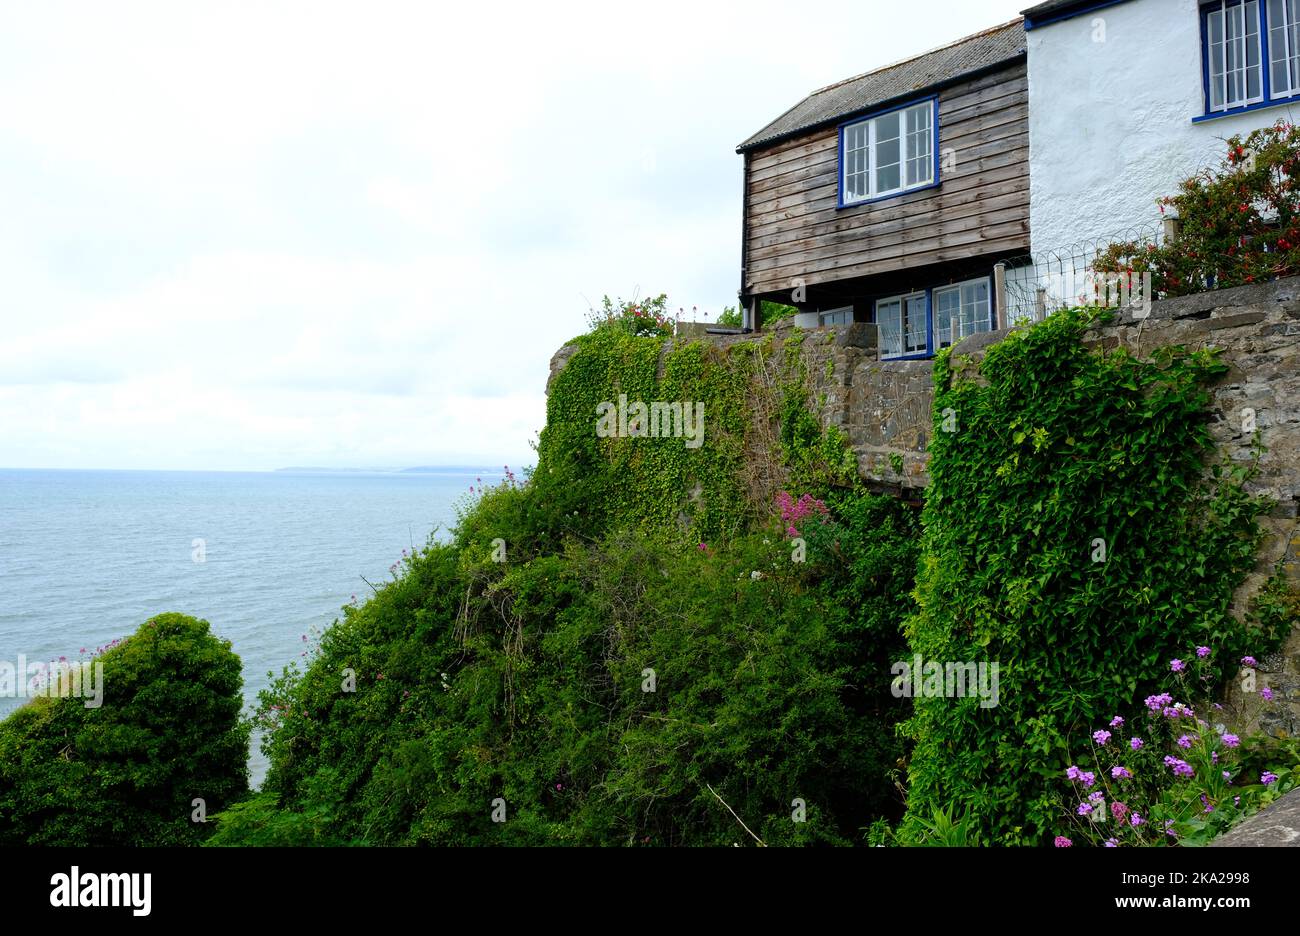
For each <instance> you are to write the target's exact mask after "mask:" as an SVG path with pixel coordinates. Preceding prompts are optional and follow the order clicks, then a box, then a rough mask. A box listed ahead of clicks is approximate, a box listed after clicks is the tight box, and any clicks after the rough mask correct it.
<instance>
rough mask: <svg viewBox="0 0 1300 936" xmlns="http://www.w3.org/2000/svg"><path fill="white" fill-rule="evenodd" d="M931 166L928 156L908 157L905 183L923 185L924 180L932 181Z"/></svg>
mask: <svg viewBox="0 0 1300 936" xmlns="http://www.w3.org/2000/svg"><path fill="white" fill-rule="evenodd" d="M932 166H933V164H932V163H931V162H930V157H929V156H922V157H920V158H919V159H909V160H908V161H907V184H908V185H923V184H924V183H926V182H930V181H932V180H931V178H930V170H931V168H932Z"/></svg>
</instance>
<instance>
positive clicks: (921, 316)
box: [907, 295, 927, 354]
mask: <svg viewBox="0 0 1300 936" xmlns="http://www.w3.org/2000/svg"><path fill="white" fill-rule="evenodd" d="M926 347H927V345H926V338H925V296H924V295H919V296H909V297H908V299H907V353H908V354H921V353H923V352H924V351H925V350H926Z"/></svg>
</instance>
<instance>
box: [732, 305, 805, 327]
mask: <svg viewBox="0 0 1300 936" xmlns="http://www.w3.org/2000/svg"><path fill="white" fill-rule="evenodd" d="M761 309H762V316H763V325H764V326H771V325H775V324H776V323H777V322H779V321H781V320H783V319H788V318H790V317H791V316H793V315H795V314H796V313H797V312H798V311H799V310H798V309H796V308H795V307H794V306H791V305H783V304H782V303H780V302H769V301H767V300H766V299H764V300H763V301H762V304H761ZM718 324H719V325H721V326H723V327H724V328H740V327H741V326H742V325H744V318H743V316H742V315H741V312H740V309H738V308H736V307H735V306H727V307H726V308H725V309H723V310H722V312H721V313H719V315H718Z"/></svg>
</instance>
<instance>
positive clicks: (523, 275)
mask: <svg viewBox="0 0 1300 936" xmlns="http://www.w3.org/2000/svg"><path fill="white" fill-rule="evenodd" d="M1025 5H1028V4H1027V3H1026V2H1025V0H1020V2H1014V0H1013V2H1004V0H915V2H913V3H911V4H909V5H907V6H906V8H903V7H900V6H899V5H898V4H896V3H884V2H862V0H853V2H836V3H832V2H821V0H800V2H798V3H792V2H789V0H786V2H783V3H774V2H773V3H769V2H756V0H750V2H746V3H736V4H725V5H724V4H720V3H707V2H701V0H692V2H689V3H677V2H655V3H646V4H639V5H630V4H622V3H611V2H609V0H602V2H599V3H591V4H579V3H566V2H561V3H553V4H537V3H526V4H513V3H501V2H493V3H471V4H447V3H434V2H425V3H418V4H417V3H410V4H396V3H392V4H389V3H382V2H375V0H366V2H353V3H348V4H331V3H325V2H322V0H315V2H312V3H303V4H289V3H275V2H270V0H262V2H256V3H252V2H250V3H242V2H230V0H227V2H222V3H216V2H214V3H198V2H189V0H187V2H176V0H171V2H166V3H157V4H152V3H149V4H145V3H133V2H125V0H115V2H113V3H103V2H93V3H91V2H87V3H79V4H66V3H58V2H50V0H42V2H39V3H35V2H28V0H0V467H30V468H186V469H191V468H192V469H269V468H277V467H282V466H286V465H322V466H337V467H358V466H405V465H417V464H420V465H427V464H485V465H493V464H502V463H507V462H508V463H509V464H511V465H516V464H523V463H529V462H531V461H532V453H531V451H530V449H529V441H530V440H532V439H534V438H535V435H536V432H537V430H539V429H540V428H541V426H542V424H543V421H544V418H545V397H544V394H543V387H544V384H545V380H546V375H547V364H548V361H549V359H550V356H551V353H552V352H553V351H554V350H555V349H556V348H558V347H559V346H560V345H561V344H562V343H563V342H564V341H565V340H566V339H567V338H570V337H572V336H573V335H575V334H578V333H580V332H581V331H583V330H584V327H585V315H586V311H587V308H588V302H589V301H590V302H593V303H594V302H597V301H598V300H599V297H600V296H601V295H602V294H604V293H609V294H611V295H622V296H631V295H632V294H634V293H639V294H640V295H642V296H644V295H646V294H655V293H659V292H666V293H668V295H669V299H670V302H671V305H672V307H673V308H674V309H675V308H678V307H684V308H685V309H686V310H687V314H688V315H689V310H690V308H691V307H692V306H698V307H699V308H700V310H701V311H702V312H703V311H707V312H708V313H709V317H710V319H712V318H715V317H716V315H717V313H718V311H720V310H721V309H722V307H723V306H725V305H728V304H732V303H734V302H735V300H736V289H737V286H738V281H739V269H738V268H739V262H740V220H741V219H740V196H741V189H740V186H741V158H740V157H739V156H737V155H736V153H735V147H736V144H737V143H739V142H740V141H741V140H742V139H744V138H745V137H746V136H748V135H749V134H751V133H753V132H754V131H756V130H758V129H760V128H761V127H762V126H763V125H764V124H766V123H767V122H768V121H770V120H771V119H773V118H775V117H776V116H778V115H779V114H780V113H781V112H782V111H784V110H786V109H787V108H788V107H790V106H791V105H792V104H794V103H795V102H796V101H798V100H799V99H800V98H801V97H803V96H804V95H805V94H807V93H808V92H809V91H812V90H814V89H816V88H818V87H821V86H823V85H826V84H829V83H831V82H834V81H838V80H841V79H843V78H846V77H849V76H851V75H855V74H859V73H861V72H864V71H869V70H871V69H873V68H877V67H879V66H881V65H885V64H888V63H890V62H894V61H897V60H899V59H901V58H906V57H910V56H911V55H913V54H915V53H918V52H922V51H925V50H927V49H930V48H933V47H934V46H937V45H941V44H944V43H946V42H949V41H952V40H954V39H958V38H960V37H962V36H964V35H967V34H969V33H971V32H975V31H977V30H980V29H983V28H986V27H989V26H993V25H996V24H999V23H1002V22H1006V21H1007V20H1010V19H1013V18H1014V17H1015V16H1016V14H1017V11H1018V10H1019V9H1020V8H1021V7H1022V6H1025ZM904 9H905V10H906V15H903V10H904Z"/></svg>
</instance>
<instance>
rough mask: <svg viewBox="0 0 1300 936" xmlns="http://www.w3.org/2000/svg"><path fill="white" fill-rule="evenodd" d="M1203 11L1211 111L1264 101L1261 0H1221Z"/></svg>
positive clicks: (1207, 81) (1206, 68)
mask: <svg viewBox="0 0 1300 936" xmlns="http://www.w3.org/2000/svg"><path fill="white" fill-rule="evenodd" d="M1284 5H1285V4H1284ZM1202 11H1203V13H1204V16H1205V23H1204V33H1205V72H1206V75H1205V78H1206V83H1207V86H1208V91H1209V101H1208V102H1207V103H1208V105H1209V109H1210V111H1211V112H1214V111H1225V110H1231V109H1232V108H1235V107H1245V106H1247V105H1249V104H1258V103H1260V102H1262V101H1263V100H1264V47H1263V39H1262V37H1263V31H1262V30H1261V29H1260V18H1259V14H1260V10H1259V0H1218V2H1217V3H1211V4H1209V5H1207V6H1204V7H1202ZM1283 12H1285V10H1284V11H1283Z"/></svg>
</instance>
